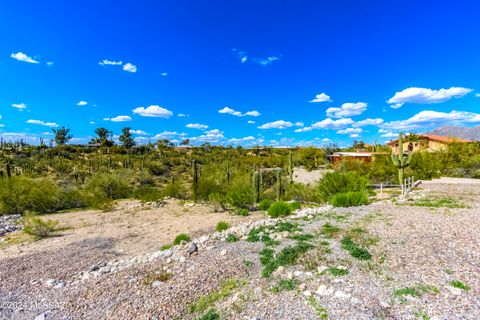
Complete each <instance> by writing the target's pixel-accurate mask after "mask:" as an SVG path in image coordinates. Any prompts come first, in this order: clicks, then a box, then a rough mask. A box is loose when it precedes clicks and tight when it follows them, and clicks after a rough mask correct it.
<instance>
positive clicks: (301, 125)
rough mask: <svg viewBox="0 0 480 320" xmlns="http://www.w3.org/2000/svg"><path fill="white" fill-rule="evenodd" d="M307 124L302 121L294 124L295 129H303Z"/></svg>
mask: <svg viewBox="0 0 480 320" xmlns="http://www.w3.org/2000/svg"><path fill="white" fill-rule="evenodd" d="M304 125H305V124H304V123H303V122H302V121H298V122H295V123H294V126H295V127H303V126H304Z"/></svg>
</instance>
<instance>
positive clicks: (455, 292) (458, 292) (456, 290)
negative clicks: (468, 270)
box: [447, 286, 462, 296]
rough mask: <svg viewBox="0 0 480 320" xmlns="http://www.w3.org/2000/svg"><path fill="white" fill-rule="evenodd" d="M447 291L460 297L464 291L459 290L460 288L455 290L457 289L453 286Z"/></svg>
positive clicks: (448, 287)
mask: <svg viewBox="0 0 480 320" xmlns="http://www.w3.org/2000/svg"><path fill="white" fill-rule="evenodd" d="M447 289H448V290H449V291H450V292H451V293H452V294H454V295H456V296H459V295H461V294H462V289H459V288H455V287H452V286H447Z"/></svg>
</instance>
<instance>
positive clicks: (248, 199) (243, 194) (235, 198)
mask: <svg viewBox="0 0 480 320" xmlns="http://www.w3.org/2000/svg"><path fill="white" fill-rule="evenodd" d="M253 200H254V199H253V192H252V188H251V186H250V185H249V184H245V185H243V184H236V185H234V186H233V187H231V188H230V190H229V191H228V192H227V202H228V204H230V205H231V206H232V207H234V208H240V209H248V208H250V207H251V206H252V204H253Z"/></svg>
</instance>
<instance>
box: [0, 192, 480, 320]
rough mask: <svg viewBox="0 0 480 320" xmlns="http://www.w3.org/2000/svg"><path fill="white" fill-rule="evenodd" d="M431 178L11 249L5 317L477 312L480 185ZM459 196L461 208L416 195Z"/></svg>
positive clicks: (0, 273)
mask: <svg viewBox="0 0 480 320" xmlns="http://www.w3.org/2000/svg"><path fill="white" fill-rule="evenodd" d="M428 188H429V189H430V190H431V191H429V192H427V191H425V190H421V191H415V193H414V195H413V196H412V200H408V201H403V202H387V201H384V202H377V203H373V204H370V205H368V206H363V207H355V208H332V207H329V206H324V207H318V208H306V209H301V210H298V211H296V212H295V214H294V215H293V216H290V217H288V218H285V219H278V220H276V219H260V220H255V221H253V220H252V221H246V222H238V223H237V224H236V225H235V226H233V227H231V228H230V229H228V230H226V231H223V232H220V233H219V232H216V233H211V232H210V233H204V234H199V235H198V236H197V237H196V238H195V239H193V241H192V242H190V243H182V244H181V245H179V246H175V247H173V248H171V249H167V250H163V251H162V250H160V249H159V246H160V243H159V244H158V247H157V249H156V250H152V251H150V252H143V251H141V250H140V251H139V252H138V254H128V255H127V254H125V252H118V251H116V249H115V239H113V238H109V237H103V236H102V234H97V235H95V237H90V238H89V239H88V240H83V241H76V242H72V243H69V244H68V245H65V246H62V247H53V248H52V249H51V250H48V249H47V248H45V249H44V250H42V251H39V252H31V253H28V254H25V253H24V254H19V255H18V256H11V255H7V256H4V257H3V258H0V278H1V279H2V281H1V282H0V319H37V320H40V319H197V318H200V317H201V316H202V315H204V314H205V313H206V312H207V311H208V310H210V309H215V310H216V312H217V313H218V314H219V315H220V317H221V319H261V320H263V319H325V318H328V319H479V318H480V264H479V261H480V234H479V230H480V206H479V203H480V201H479V200H480V186H479V185H466V184H462V185H448V186H446V187H441V186H436V185H428ZM452 195H454V197H455V198H456V199H459V200H458V201H457V202H455V204H456V205H453V207H455V208H449V207H445V206H438V207H437V206H434V207H427V206H414V205H413V204H415V203H417V201H421V200H422V199H436V198H438V197H442V198H444V197H446V196H449V197H450V196H452ZM450 206H451V205H450ZM144 223H147V221H144ZM252 230H253V231H252ZM345 238H349V239H350V240H352V241H353V243H354V244H355V246H354V247H355V248H353V249H352V247H351V246H348V245H346V242H345ZM235 240H238V241H235ZM305 246H307V247H308V248H307V249H308V250H304V251H301V248H302V247H305ZM299 248H300V249H299ZM270 250H271V251H270ZM296 250H297V251H296ZM298 250H300V251H301V252H300V251H298ZM268 251H270V253H271V254H272V255H271V256H268ZM305 251H306V252H305ZM265 256H268V257H269V258H268V259H265ZM261 257H263V258H261ZM359 258H360V259H359ZM272 261H275V263H276V264H272ZM267 269H268V270H267Z"/></svg>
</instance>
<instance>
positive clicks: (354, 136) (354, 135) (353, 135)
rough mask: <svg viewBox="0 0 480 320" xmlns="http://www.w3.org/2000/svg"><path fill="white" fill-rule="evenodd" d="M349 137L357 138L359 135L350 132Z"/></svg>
mask: <svg viewBox="0 0 480 320" xmlns="http://www.w3.org/2000/svg"><path fill="white" fill-rule="evenodd" d="M349 137H350V138H358V137H359V135H358V134H356V133H352V134H351V135H349Z"/></svg>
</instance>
